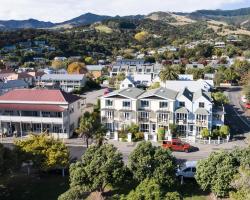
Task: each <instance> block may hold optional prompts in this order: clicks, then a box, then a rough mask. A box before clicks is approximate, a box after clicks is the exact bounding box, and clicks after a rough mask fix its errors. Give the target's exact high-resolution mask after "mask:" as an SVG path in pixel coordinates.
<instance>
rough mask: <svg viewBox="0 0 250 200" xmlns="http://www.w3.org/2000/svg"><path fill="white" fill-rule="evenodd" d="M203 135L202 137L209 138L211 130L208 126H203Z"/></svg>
mask: <svg viewBox="0 0 250 200" xmlns="http://www.w3.org/2000/svg"><path fill="white" fill-rule="evenodd" d="M201 136H202V138H208V137H209V130H208V129H207V128H203V129H202V130H201Z"/></svg>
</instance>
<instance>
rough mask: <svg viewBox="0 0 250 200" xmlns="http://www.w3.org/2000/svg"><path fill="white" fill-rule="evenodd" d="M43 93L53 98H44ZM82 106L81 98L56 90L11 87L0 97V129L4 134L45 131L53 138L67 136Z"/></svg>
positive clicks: (75, 124)
mask: <svg viewBox="0 0 250 200" xmlns="http://www.w3.org/2000/svg"><path fill="white" fill-rule="evenodd" d="M21 93H22V94H21ZM33 95H34V96H33ZM35 95H36V97H38V99H37V100H35V98H34V97H35ZM46 95H50V96H53V98H55V100H52V98H48V99H49V100H45V99H46ZM25 96H26V97H25ZM32 96H33V97H32ZM42 96H44V97H42ZM63 96H64V97H63ZM20 97H21V98H20ZM39 97H41V98H40V99H41V100H39ZM83 109H84V101H83V100H82V99H81V98H79V97H76V96H73V95H71V94H66V93H64V92H62V91H60V90H31V89H21V90H13V91H10V92H9V93H6V94H5V95H3V96H1V97H0V132H1V133H2V134H5V135H7V136H12V135H16V136H25V135H27V134H29V133H36V134H40V133H41V132H47V133H48V134H49V135H51V136H53V137H56V138H69V137H71V136H72V134H73V132H74V130H75V129H76V128H77V127H78V122H79V118H80V117H81V116H82V114H83V112H84V110H83Z"/></svg>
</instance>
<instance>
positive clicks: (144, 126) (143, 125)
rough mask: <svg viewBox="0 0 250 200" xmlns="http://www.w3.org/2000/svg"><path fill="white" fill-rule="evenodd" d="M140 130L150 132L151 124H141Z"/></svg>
mask: <svg viewBox="0 0 250 200" xmlns="http://www.w3.org/2000/svg"><path fill="white" fill-rule="evenodd" d="M140 130H141V132H149V124H141V125H140Z"/></svg>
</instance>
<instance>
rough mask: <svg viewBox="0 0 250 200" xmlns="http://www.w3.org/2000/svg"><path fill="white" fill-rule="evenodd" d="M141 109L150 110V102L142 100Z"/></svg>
mask: <svg viewBox="0 0 250 200" xmlns="http://www.w3.org/2000/svg"><path fill="white" fill-rule="evenodd" d="M141 107H142V108H148V107H149V101H145V100H141Z"/></svg>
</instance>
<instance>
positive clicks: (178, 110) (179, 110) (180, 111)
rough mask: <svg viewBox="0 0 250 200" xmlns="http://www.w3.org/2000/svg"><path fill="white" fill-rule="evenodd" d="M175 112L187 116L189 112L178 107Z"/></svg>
mask: <svg viewBox="0 0 250 200" xmlns="http://www.w3.org/2000/svg"><path fill="white" fill-rule="evenodd" d="M175 112H176V113H184V114H188V112H189V111H188V109H187V108H185V107H180V108H178V109H177V110H176V111H175Z"/></svg>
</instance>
